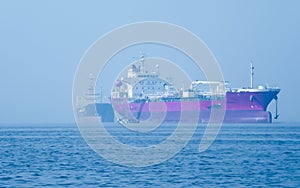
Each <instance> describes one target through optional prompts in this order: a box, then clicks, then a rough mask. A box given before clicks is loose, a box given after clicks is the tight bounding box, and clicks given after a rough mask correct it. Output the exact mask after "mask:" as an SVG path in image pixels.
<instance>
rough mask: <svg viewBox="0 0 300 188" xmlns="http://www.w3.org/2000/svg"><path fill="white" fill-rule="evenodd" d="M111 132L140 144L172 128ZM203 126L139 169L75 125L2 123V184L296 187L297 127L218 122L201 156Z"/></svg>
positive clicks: (299, 178)
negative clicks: (91, 141)
mask: <svg viewBox="0 0 300 188" xmlns="http://www.w3.org/2000/svg"><path fill="white" fill-rule="evenodd" d="M109 127H110V129H111V130H110V133H111V134H112V135H113V136H114V137H115V138H116V139H119V141H120V142H123V143H125V144H132V145H135V146H141V147H142V146H149V145H152V144H159V142H162V141H163V140H164V139H165V138H166V137H168V136H170V135H171V134H172V131H174V130H173V128H172V126H165V127H162V128H159V129H157V131H156V132H155V134H153V135H151V134H148V135H147V133H143V134H145V136H142V137H141V136H139V135H138V134H136V133H134V132H129V133H126V132H125V131H124V127H121V126H120V125H117V124H113V125H110V126H109ZM170 127H171V128H170ZM204 129H205V127H204V126H202V125H199V127H198V128H197V130H196V132H195V134H194V136H193V137H192V139H191V140H190V141H189V142H188V144H187V145H186V146H185V147H184V148H183V149H182V150H181V151H180V152H179V153H177V154H176V155H175V156H174V157H173V158H171V159H169V160H167V161H164V162H162V163H160V164H157V165H153V166H148V167H139V168H138V167H127V166H122V165H119V164H114V163H111V162H108V161H107V160H105V159H104V158H102V157H101V156H100V155H98V154H97V153H96V152H94V151H93V150H92V149H91V148H90V147H89V146H88V145H87V143H86V142H85V140H84V139H83V137H82V136H81V134H80V132H79V130H78V128H77V126H76V124H70V125H66V124H54V125H50V124H45V125H43V124H39V125H37V124H32V125H30V124H22V125H5V124H2V125H1V126H0V187H41V186H45V187H155V186H159V187H265V186H266V187H300V123H274V124H257V125H256V124H252V125H242V124H241V125H239V124H237V125H223V126H222V128H221V130H220V132H219V134H218V135H217V138H216V140H215V141H214V142H213V144H212V145H211V146H210V147H209V148H208V149H207V150H206V151H204V152H201V153H200V152H199V144H200V140H201V137H202V136H203V131H204Z"/></svg>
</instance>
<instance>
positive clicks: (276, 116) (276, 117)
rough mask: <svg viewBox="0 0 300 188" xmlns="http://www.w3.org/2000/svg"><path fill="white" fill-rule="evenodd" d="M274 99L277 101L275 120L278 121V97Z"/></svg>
mask: <svg viewBox="0 0 300 188" xmlns="http://www.w3.org/2000/svg"><path fill="white" fill-rule="evenodd" d="M274 99H275V101H276V107H275V117H274V119H278V117H279V114H278V97H277V96H275V97H274Z"/></svg>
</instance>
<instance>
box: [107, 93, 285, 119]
mask: <svg viewBox="0 0 300 188" xmlns="http://www.w3.org/2000/svg"><path fill="white" fill-rule="evenodd" d="M279 91H280V90H279V89H269V90H260V91H259V90H241V91H228V92H227V93H226V100H221V99H219V100H203V99H198V98H189V99H184V100H182V99H172V98H169V99H166V100H159V101H158V100H157V101H151V100H147V101H146V100H142V101H136V102H127V99H124V100H123V101H120V100H119V101H118V102H116V101H112V104H113V108H114V109H115V111H116V112H117V113H118V114H119V115H120V117H121V118H122V119H127V120H133V121H145V120H148V119H151V118H155V117H162V116H163V121H164V122H178V121H182V122H187V123H188V122H194V121H198V122H200V123H207V122H208V121H209V120H210V115H211V110H212V109H215V110H223V111H224V110H225V116H224V119H222V117H220V118H219V119H218V117H217V118H216V119H214V120H211V122H221V121H222V122H224V123H270V122H272V115H271V113H270V112H268V111H267V107H268V105H269V103H270V102H271V101H272V100H273V99H277V94H278V93H279ZM182 112H184V114H185V115H184V116H181V113H182Z"/></svg>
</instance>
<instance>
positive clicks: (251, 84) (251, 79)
mask: <svg viewBox="0 0 300 188" xmlns="http://www.w3.org/2000/svg"><path fill="white" fill-rule="evenodd" d="M253 76H254V66H253V62H252V61H251V63H250V88H251V89H252V88H253Z"/></svg>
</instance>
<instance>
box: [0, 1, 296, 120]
mask: <svg viewBox="0 0 300 188" xmlns="http://www.w3.org/2000/svg"><path fill="white" fill-rule="evenodd" d="M299 7H300V1H296V0H295V1H290V0H288V1H276V0H269V1H267V0H265V1H261V0H257V1H254V0H251V1H250V0H249V1H239V0H236V1H230V0H227V1H221V0H220V1H212V0H210V1H181V2H180V3H178V2H176V1H161V0H160V1H111V0H109V1H73V0H72V1H56V0H51V1H50V0H49V1H38V0H36V1H30V0H28V1H14V0H9V1H8V0H7V1H1V3H0V23H1V24H0V33H1V35H0V51H1V52H0V57H1V59H0V88H1V92H0V105H1V106H0V123H16V122H19V123H23V122H36V123H52V122H73V121H74V118H73V111H72V84H73V78H74V75H75V71H76V68H77V66H78V64H79V61H80V59H81V57H82V56H83V54H84V52H85V51H86V50H87V49H88V47H89V46H90V45H91V44H92V43H93V42H94V41H95V40H96V39H98V38H99V37H101V36H102V35H104V34H105V33H107V32H109V31H110V30H112V29H114V28H116V27H119V26H122V25H124V24H129V23H132V22H137V21H164V22H170V23H173V24H177V25H180V26H182V27H185V28H186V29H188V30H190V31H191V32H193V33H194V34H196V35H197V36H198V37H199V38H201V39H202V40H203V41H204V42H205V43H206V44H207V46H208V47H209V48H210V49H211V51H212V52H213V53H214V55H215V57H216V59H217V60H218V62H219V64H220V66H221V68H222V71H223V75H224V77H225V79H226V80H228V81H230V83H231V86H232V87H241V86H248V85H249V73H248V72H249V63H250V60H253V61H254V63H255V83H256V84H258V83H261V84H266V83H268V84H269V85H277V86H279V87H280V88H282V91H281V92H280V95H279V113H280V119H279V121H300V116H299V115H300V114H299V112H300V110H299V104H300V102H299V101H300V100H299V96H300V84H299V78H300V74H299V70H300V55H299V54H300V53H299V52H300V11H299ZM270 111H272V112H274V111H275V108H274V105H271V106H270Z"/></svg>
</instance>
